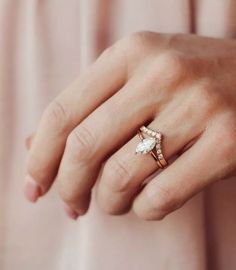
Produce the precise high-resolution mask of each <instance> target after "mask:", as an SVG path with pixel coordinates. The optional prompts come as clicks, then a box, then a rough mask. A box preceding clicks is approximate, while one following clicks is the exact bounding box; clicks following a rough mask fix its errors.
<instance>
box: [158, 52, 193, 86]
mask: <svg viewBox="0 0 236 270" xmlns="http://www.w3.org/2000/svg"><path fill="white" fill-rule="evenodd" d="M160 61H161V64H162V65H163V66H162V68H163V70H164V71H165V72H166V73H168V76H169V77H170V78H171V79H172V80H173V81H178V80H180V79H182V78H183V77H184V76H186V73H187V71H189V70H188V65H187V62H188V61H187V59H186V57H185V56H184V55H183V54H182V53H180V52H177V51H174V50H169V51H167V52H165V53H163V54H162V55H161V57H160Z"/></svg>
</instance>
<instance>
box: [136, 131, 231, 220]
mask: <svg viewBox="0 0 236 270" xmlns="http://www.w3.org/2000/svg"><path fill="white" fill-rule="evenodd" d="M233 137H235V135H234V136H232V133H229V132H225V131H224V130H222V127H220V128H219V127H217V128H211V129H209V130H207V131H206V132H205V133H204V134H203V135H202V137H201V138H200V139H199V140H198V141H197V142H196V143H195V144H194V145H193V146H192V147H191V148H190V149H189V150H187V151H186V152H185V153H184V154H183V155H182V156H180V157H179V158H178V159H177V160H176V161H175V162H174V163H173V164H171V165H170V166H169V167H168V168H167V169H166V170H164V171H163V172H162V173H161V174H159V175H158V176H156V177H155V178H154V179H153V180H152V181H151V182H150V183H149V184H148V185H147V186H146V187H145V188H144V190H143V191H142V192H141V194H140V195H139V196H138V197H137V198H136V200H135V201H134V204H133V208H134V211H135V212H136V214H137V215H138V216H139V217H141V218H144V219H147V220H153V219H154V220H159V219H162V218H163V217H165V216H166V215H167V214H169V213H171V212H172V211H174V210H176V209H177V208H179V207H181V206H182V205H183V204H184V203H185V202H186V201H187V200H188V199H190V198H191V197H192V196H194V195H195V194H197V193H198V192H199V191H201V190H202V189H203V188H204V187H206V186H207V185H209V184H210V183H212V182H213V181H216V180H219V179H222V178H224V177H225V175H227V174H228V173H229V170H231V169H232V161H233V160H235V158H234V157H233V153H232V149H233V148H234V147H235V140H234V139H233ZM222 139H223V140H222ZM232 147H233V148H232ZM230 149H231V150H230ZM219 161H220V162H219Z"/></svg>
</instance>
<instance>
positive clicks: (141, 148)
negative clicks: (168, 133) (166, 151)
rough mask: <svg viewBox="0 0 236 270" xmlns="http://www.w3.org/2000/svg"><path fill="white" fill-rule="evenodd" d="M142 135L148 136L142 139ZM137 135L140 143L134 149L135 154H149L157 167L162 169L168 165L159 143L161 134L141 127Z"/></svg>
mask: <svg viewBox="0 0 236 270" xmlns="http://www.w3.org/2000/svg"><path fill="white" fill-rule="evenodd" d="M143 134H146V135H148V137H144V135H143ZM138 135H139V138H140V140H141V142H140V143H139V144H138V145H137V147H136V151H135V153H136V154H147V153H150V154H151V155H152V157H153V158H154V160H155V161H156V162H157V164H158V166H159V167H160V168H161V169H163V168H165V167H166V166H167V165H168V162H167V161H166V160H165V158H164V155H163V153H162V148H161V142H162V134H161V133H160V132H159V131H155V130H153V129H150V128H148V127H145V126H142V127H140V129H139V130H138Z"/></svg>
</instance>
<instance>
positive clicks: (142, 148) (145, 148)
mask: <svg viewBox="0 0 236 270" xmlns="http://www.w3.org/2000/svg"><path fill="white" fill-rule="evenodd" d="M156 142H157V141H156V139H154V138H145V139H143V140H142V141H141V142H140V143H139V144H138V145H137V147H136V150H135V153H136V154H147V153H149V152H151V151H152V149H153V148H154V147H155V145H156Z"/></svg>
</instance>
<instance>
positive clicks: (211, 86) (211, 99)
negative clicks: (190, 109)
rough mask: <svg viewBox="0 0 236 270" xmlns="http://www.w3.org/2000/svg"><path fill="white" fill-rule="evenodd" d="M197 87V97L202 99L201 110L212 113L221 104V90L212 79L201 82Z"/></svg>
mask: <svg viewBox="0 0 236 270" xmlns="http://www.w3.org/2000/svg"><path fill="white" fill-rule="evenodd" d="M196 89H197V90H196V96H197V97H196V98H197V99H198V100H199V101H200V102H199V106H200V108H201V111H203V112H207V113H211V112H212V111H214V110H215V109H216V108H217V107H218V105H219V104H221V102H222V101H221V97H220V95H219V91H217V88H216V86H215V83H214V82H212V80H211V79H205V80H204V81H202V82H200V83H199V85H198V87H197V88H196Z"/></svg>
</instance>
